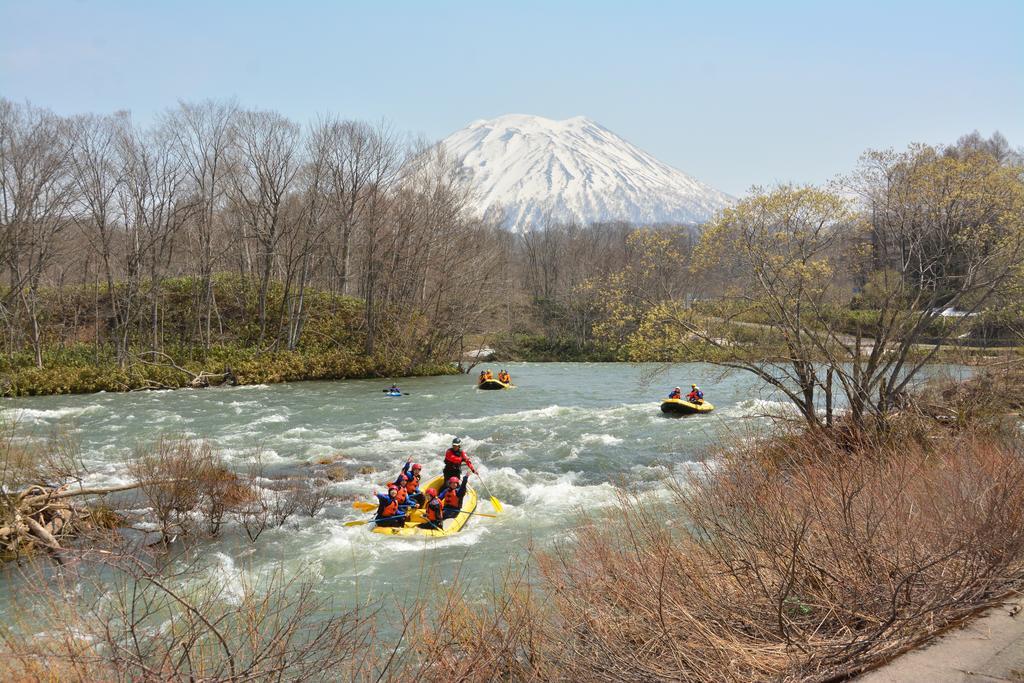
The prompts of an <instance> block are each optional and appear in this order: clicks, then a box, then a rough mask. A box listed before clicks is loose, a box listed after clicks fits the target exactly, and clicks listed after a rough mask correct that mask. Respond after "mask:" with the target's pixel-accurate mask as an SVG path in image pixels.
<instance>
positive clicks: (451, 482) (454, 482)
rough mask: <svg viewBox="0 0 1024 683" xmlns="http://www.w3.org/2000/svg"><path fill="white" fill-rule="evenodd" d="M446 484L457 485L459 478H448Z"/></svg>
mask: <svg viewBox="0 0 1024 683" xmlns="http://www.w3.org/2000/svg"><path fill="white" fill-rule="evenodd" d="M448 483H449V484H458V483H459V478H458V477H448Z"/></svg>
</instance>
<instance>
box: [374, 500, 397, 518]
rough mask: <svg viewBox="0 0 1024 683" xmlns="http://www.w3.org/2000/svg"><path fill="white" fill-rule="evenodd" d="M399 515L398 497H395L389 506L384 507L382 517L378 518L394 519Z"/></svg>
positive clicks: (381, 512)
mask: <svg viewBox="0 0 1024 683" xmlns="http://www.w3.org/2000/svg"><path fill="white" fill-rule="evenodd" d="M397 514H398V497H397V496H395V497H394V498H392V499H391V500H390V501H389V502H388V504H387V505H385V506H384V509H383V510H381V511H380V515H378V516H379V517H380V518H382V519H383V518H384V517H394V516H396V515H397Z"/></svg>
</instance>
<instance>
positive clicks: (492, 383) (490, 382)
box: [476, 379, 515, 389]
mask: <svg viewBox="0 0 1024 683" xmlns="http://www.w3.org/2000/svg"><path fill="white" fill-rule="evenodd" d="M513 386H515V385H514V384H505V383H504V382H502V381H501V380H500V379H485V380H484V381H483V382H480V383H479V384H477V385H476V388H477V389H511V388H512V387H513Z"/></svg>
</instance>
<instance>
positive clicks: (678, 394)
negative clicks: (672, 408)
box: [668, 391, 683, 398]
mask: <svg viewBox="0 0 1024 683" xmlns="http://www.w3.org/2000/svg"><path fill="white" fill-rule="evenodd" d="M668 397H669V398H682V397H683V392H681V391H673V392H672V393H671V394H669V395H668Z"/></svg>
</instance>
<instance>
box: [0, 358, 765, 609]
mask: <svg viewBox="0 0 1024 683" xmlns="http://www.w3.org/2000/svg"><path fill="white" fill-rule="evenodd" d="M501 367H506V368H507V369H508V370H509V371H510V372H511V373H512V378H513V381H514V383H515V384H516V388H515V389H513V390H508V391H479V390H477V389H476V388H475V385H474V378H473V377H472V376H470V377H467V376H465V375H463V376H447V377H424V378H412V379H406V380H403V381H402V382H401V383H400V386H401V389H402V390H403V391H405V392H409V395H408V396H402V397H401V398H388V397H386V396H385V395H384V394H383V393H382V392H381V390H382V389H383V388H384V387H386V386H388V385H389V382H387V381H384V380H350V381H336V382H299V383H295V384H280V385H273V386H264V385H261V386H247V387H235V388H215V389H199V390H184V389H183V390H178V391H161V392H140V393H131V394H94V395H88V396H56V397H35V398H24V399H9V400H4V401H2V402H0V411H2V413H3V416H4V417H6V418H16V419H17V420H18V421H19V428H20V431H21V432H22V433H25V432H26V431H29V432H31V433H34V434H35V435H38V436H45V435H46V434H47V433H49V432H51V431H52V429H53V428H55V427H62V428H63V429H64V430H65V431H66V432H68V433H69V435H70V436H72V437H73V438H74V439H75V440H77V442H78V443H79V444H80V447H81V452H82V456H83V460H84V463H85V465H86V467H87V468H88V470H89V476H88V478H87V481H86V483H87V484H89V485H113V484H118V483H127V482H128V481H129V480H128V478H127V475H126V473H125V468H124V463H125V462H126V461H127V460H129V459H130V458H131V457H132V455H133V452H134V451H135V449H136V448H141V449H145V448H146V447H147V446H148V445H150V444H152V443H153V442H154V440H155V439H156V438H157V437H158V435H159V434H161V433H164V434H167V435H186V436H189V437H194V438H197V439H204V440H206V441H207V442H208V443H209V444H210V445H211V446H212V447H213V448H214V449H215V450H216V451H218V452H219V453H220V455H221V456H222V457H223V459H224V460H225V461H226V463H227V464H228V465H229V466H230V467H232V468H234V469H236V470H238V471H244V470H245V469H246V468H247V466H248V464H249V462H250V460H251V459H252V457H253V455H254V453H255V452H256V451H257V450H259V451H261V453H262V458H263V461H264V463H265V464H266V466H267V469H268V472H269V473H271V474H274V475H280V474H282V473H284V474H287V473H292V474H298V473H304V474H309V473H310V468H309V467H308V464H309V463H311V462H314V461H315V460H317V459H318V458H321V457H324V456H333V455H338V454H340V455H341V456H342V460H341V461H340V463H341V464H342V465H343V466H344V467H345V468H346V469H347V470H348V471H349V472H351V473H352V474H353V475H354V476H353V478H352V479H350V480H347V481H342V482H338V483H335V484H332V486H331V492H332V493H333V494H335V495H337V496H338V497H339V498H338V500H336V501H333V502H332V503H331V504H329V505H328V506H327V507H326V508H325V509H324V510H323V511H322V512H321V513H320V514H319V515H318V516H317V517H315V518H309V517H306V516H295V517H292V518H291V519H290V520H289V521H288V522H287V523H286V524H285V525H284V526H283V527H280V528H276V529H271V530H268V531H266V532H264V533H263V535H262V536H260V537H259V539H258V540H257V541H256V543H250V542H249V541H248V540H247V539H245V537H244V534H241V533H237V532H236V530H233V529H230V528H229V529H226V530H225V531H224V532H222V536H221V537H220V538H218V539H215V540H212V541H208V542H205V547H204V550H205V553H204V555H205V557H206V558H208V559H209V561H210V566H209V571H211V572H218V573H220V574H222V575H223V577H224V579H225V580H226V581H240V580H241V578H242V575H241V574H240V573H241V572H246V573H251V576H250V577H249V578H256V577H258V576H259V575H261V573H262V572H267V571H269V570H270V569H271V568H274V567H278V566H282V564H283V567H284V568H285V569H286V571H287V572H298V571H304V572H312V573H313V576H315V577H316V578H317V580H318V582H319V584H320V586H321V587H322V590H324V591H327V592H329V593H331V594H332V595H333V596H335V597H336V599H337V600H338V602H339V603H340V604H345V603H348V602H350V601H351V600H355V599H365V598H373V597H381V596H387V595H390V594H392V593H394V592H395V591H398V592H401V593H405V594H406V595H415V594H419V593H426V592H428V591H430V590H432V589H433V588H434V587H435V585H436V583H437V582H442V583H446V582H448V581H450V580H452V577H453V576H454V575H455V573H456V571H458V572H459V576H460V577H461V578H460V581H462V582H464V583H466V585H467V586H469V587H470V592H472V591H473V590H475V589H478V590H479V591H480V594H483V593H484V592H487V591H488V589H489V588H491V587H492V586H493V582H492V578H491V577H492V576H493V575H495V574H497V573H500V571H501V570H503V569H505V568H506V567H508V566H509V563H510V560H512V561H514V560H516V559H519V558H522V557H523V556H524V554H525V551H526V549H527V548H528V547H530V546H534V547H540V548H543V547H545V546H549V545H550V544H551V543H552V542H554V541H556V540H558V539H564V538H565V536H566V532H567V531H568V530H569V529H570V528H571V527H572V526H573V523H574V520H575V519H577V517H578V515H579V511H580V510H581V509H583V508H587V509H592V508H594V507H599V506H605V505H609V504H611V503H612V502H613V501H614V491H615V489H616V487H617V486H619V485H621V484H623V483H625V484H628V485H630V486H633V487H636V488H638V489H639V490H641V491H645V490H646V491H648V492H649V493H650V494H652V495H658V494H659V492H661V491H663V490H664V482H665V480H666V478H667V476H669V475H672V474H680V473H682V472H683V471H684V470H685V469H686V468H688V467H693V466H694V464H695V463H696V462H697V461H698V460H700V458H701V457H703V456H704V455H705V454H706V453H707V446H708V444H709V443H712V442H717V441H718V440H720V439H721V438H723V437H725V436H727V435H728V434H729V433H735V434H738V435H741V434H742V433H743V432H745V431H746V428H747V426H754V424H756V422H759V421H760V420H761V419H763V417H762V416H763V415H764V414H765V413H766V412H778V411H779V410H780V409H785V404H784V403H781V402H779V401H778V400H777V399H773V397H772V395H771V393H770V392H769V391H768V389H767V388H766V387H765V386H764V385H763V384H761V383H760V382H759V381H757V380H755V379H754V378H753V377H752V376H751V375H748V374H746V373H737V374H732V375H728V376H725V377H723V376H722V374H721V370H720V369H718V368H715V367H714V366H710V365H706V364H680V365H675V366H673V367H672V368H671V369H670V370H669V371H668V372H666V373H662V374H658V375H656V376H655V375H654V373H655V371H656V370H657V369H658V366H654V365H630V364H618V363H512V364H508V365H503V366H501ZM478 369H479V368H478ZM493 369H494V370H495V371H497V370H498V369H499V367H498V366H493ZM652 376H653V382H650V380H651V378H652ZM691 382H696V383H697V384H699V385H700V386H701V388H702V389H703V390H704V392H705V395H706V397H707V399H708V400H709V401H711V402H712V403H713V404H714V405H715V406H716V410H715V411H714V412H713V413H711V414H709V415H705V416H690V417H685V418H681V419H679V418H675V419H673V418H668V417H665V416H663V415H662V413H661V412H660V410H659V402H660V400H661V399H662V398H663V397H665V396H667V394H668V392H669V390H670V389H671V388H672V387H673V386H675V385H679V386H681V387H683V391H684V393H686V391H688V388H689V385H690V383H691ZM743 418H747V419H743ZM456 435H458V436H461V437H462V440H463V444H464V448H465V449H466V450H467V451H468V453H469V454H470V455H471V456H472V458H473V461H474V463H475V464H476V466H477V467H478V468H479V471H480V473H481V474H482V475H483V478H484V481H485V482H487V484H488V486H489V487H490V491H491V493H493V495H494V496H496V497H497V498H498V499H499V501H501V502H502V503H503V504H504V509H505V512H504V514H502V515H501V516H499V517H497V518H486V517H474V518H472V519H471V520H470V522H469V524H468V525H467V526H466V528H465V530H464V531H463V532H461V533H459V534H457V535H455V536H453V537H450V538H445V539H439V540H431V539H423V538H411V539H398V538H392V537H386V536H383V535H380V534H374V533H371V532H370V528H371V526H370V525H364V526H355V527H345V526H344V525H343V524H344V522H345V521H349V520H354V519H360V518H363V519H365V518H367V517H368V516H369V515H367V514H366V513H360V512H358V511H356V510H354V509H353V508H352V501H353V500H354V499H356V498H358V499H361V500H365V501H370V500H371V493H372V491H373V490H374V489H375V488H376V489H380V490H383V488H384V487H383V484H384V483H385V482H386V481H389V480H393V479H394V478H395V477H396V476H397V474H398V472H399V471H400V469H401V466H402V464H403V463H404V462H405V461H406V459H409V458H411V459H412V460H413V461H414V462H420V463H422V464H423V468H424V474H425V475H426V476H425V478H429V477H432V476H434V475H436V474H438V473H439V472H440V469H441V456H442V454H443V452H444V450H445V448H446V447H447V446H448V445H449V444H450V443H451V439H452V437H453V436H456ZM365 468H372V470H373V471H372V473H371V474H357V472H358V471H359V470H360V469H364V470H365ZM470 482H471V484H470V485H471V486H473V487H475V488H476V490H477V491H478V493H479V494H480V499H481V504H480V507H479V508H478V511H480V512H488V513H490V512H493V509H492V508H491V504H490V502H489V501H488V499H487V494H486V492H485V491H484V489H483V488H482V487H481V486H480V480H479V479H477V478H476V477H474V478H472V479H471V480H470ZM474 587H475V588H474ZM10 588H12V586H10V585H8V586H0V592H4V591H5V590H6V589H10Z"/></svg>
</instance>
